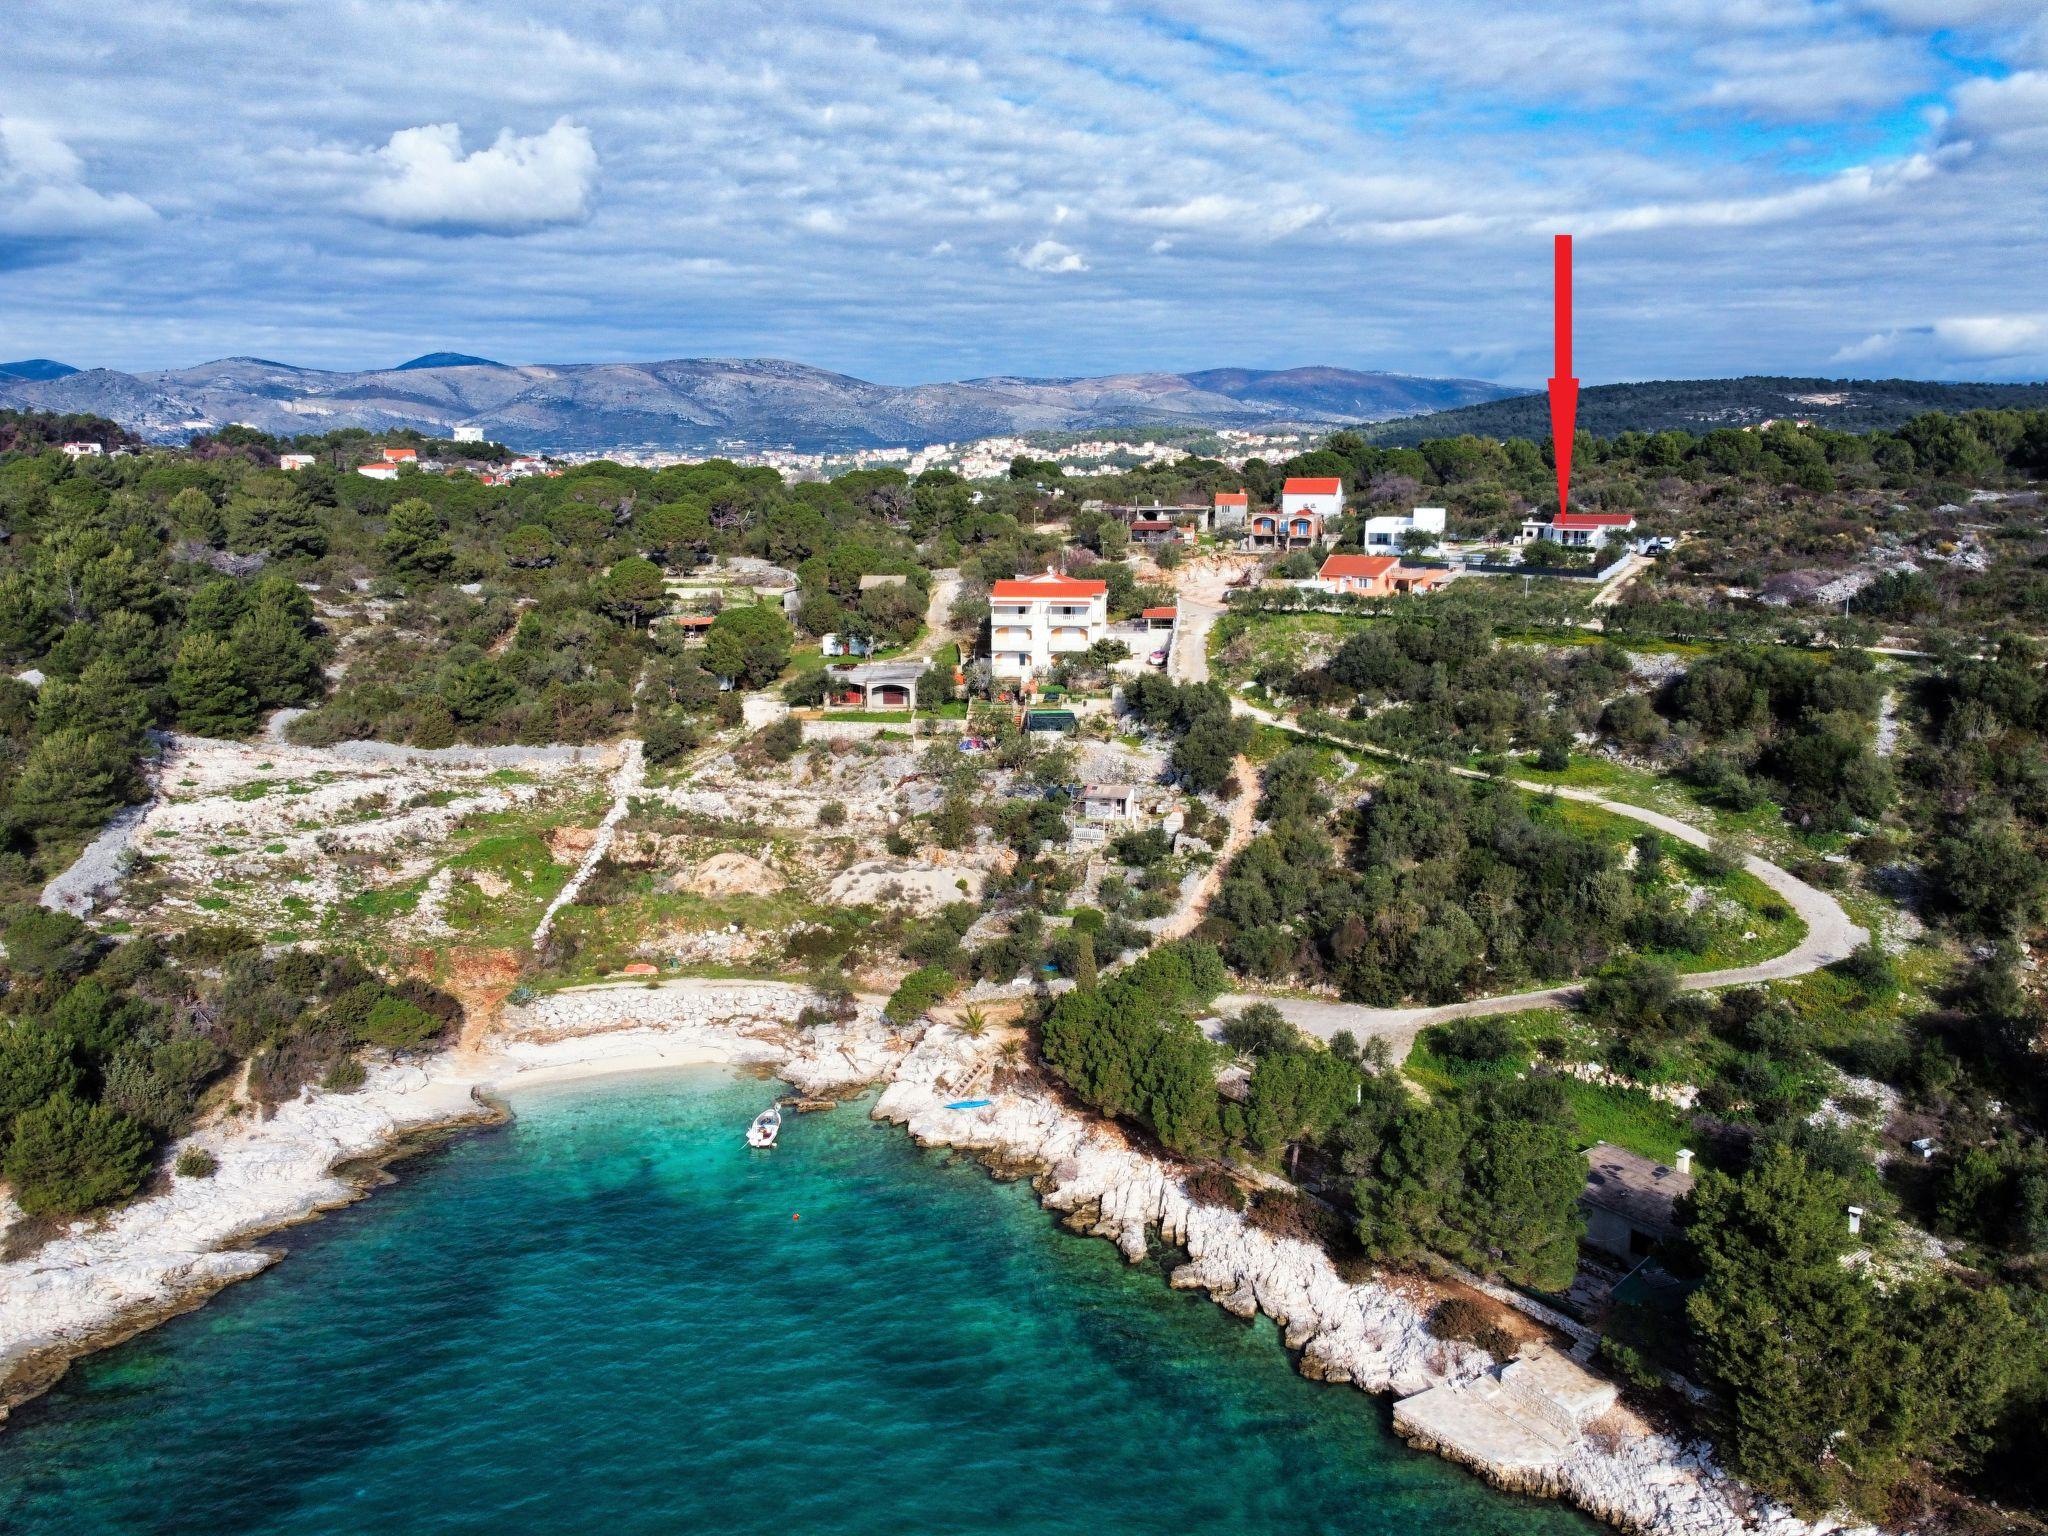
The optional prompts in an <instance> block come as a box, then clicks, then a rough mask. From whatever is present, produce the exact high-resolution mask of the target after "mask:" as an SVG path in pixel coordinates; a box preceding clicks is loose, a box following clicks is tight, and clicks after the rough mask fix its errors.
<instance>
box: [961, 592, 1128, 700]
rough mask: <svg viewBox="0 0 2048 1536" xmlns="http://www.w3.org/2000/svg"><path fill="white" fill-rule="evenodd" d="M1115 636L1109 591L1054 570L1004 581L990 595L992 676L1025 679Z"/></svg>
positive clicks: (989, 644) (989, 623)
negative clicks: (1039, 574) (1109, 635)
mask: <svg viewBox="0 0 2048 1536" xmlns="http://www.w3.org/2000/svg"><path fill="white" fill-rule="evenodd" d="M1108 633H1109V586H1108V584H1107V583H1106V582H1100V581H1081V580H1077V579H1076V578H1074V577H1072V576H1062V575H1060V574H1059V573H1058V572H1056V571H1052V570H1048V571H1046V572H1045V574H1044V575H1042V576H1022V577H1019V578H1018V579H1017V580H1015V581H999V582H997V583H996V584H995V585H994V586H992V587H990V588H989V594H988V651H989V671H990V672H991V673H992V674H993V675H994V676H996V677H1002V678H1025V677H1030V676H1031V675H1032V674H1034V673H1037V672H1043V671H1045V670H1046V669H1047V668H1049V667H1051V666H1052V665H1053V664H1054V663H1055V662H1057V661H1058V660H1059V659H1060V658H1061V657H1062V656H1072V655H1077V654H1078V653H1080V652H1082V651H1085V650H1087V649H1088V647H1089V646H1091V645H1093V644H1094V643H1095V642H1096V641H1098V640H1101V639H1103V638H1104V637H1106V636H1107V635H1108Z"/></svg>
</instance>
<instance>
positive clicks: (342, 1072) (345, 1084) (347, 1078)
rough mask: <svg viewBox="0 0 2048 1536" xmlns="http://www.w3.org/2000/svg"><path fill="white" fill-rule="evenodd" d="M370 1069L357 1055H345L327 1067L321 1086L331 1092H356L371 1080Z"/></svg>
mask: <svg viewBox="0 0 2048 1536" xmlns="http://www.w3.org/2000/svg"><path fill="white" fill-rule="evenodd" d="M369 1076H370V1073H369V1069H368V1068H366V1067H365V1066H364V1065H363V1063H362V1059H361V1058H360V1057H357V1056H344V1057H342V1058H341V1059H340V1060H339V1061H337V1062H335V1064H334V1065H333V1066H331V1067H329V1068H328V1069H327V1074H326V1076H324V1077H322V1078H321V1079H320V1086H321V1087H322V1088H324V1089H326V1090H327V1091H328V1092H329V1093H354V1092H355V1091H356V1090H357V1089H358V1088H360V1087H362V1086H363V1084H364V1083H365V1082H366V1081H368V1080H369Z"/></svg>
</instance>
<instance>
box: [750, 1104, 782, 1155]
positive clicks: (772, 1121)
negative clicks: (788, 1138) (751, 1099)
mask: <svg viewBox="0 0 2048 1536" xmlns="http://www.w3.org/2000/svg"><path fill="white" fill-rule="evenodd" d="M781 1130H782V1106H781V1105H779V1104H770V1105H769V1106H768V1107H767V1108H766V1109H764V1110H762V1111H761V1113H760V1114H758V1115H756V1116H754V1123H753V1124H752V1125H750V1126H748V1127H747V1145H748V1146H750V1147H772V1146H774V1145H775V1138H776V1136H777V1135H778V1134H780V1133H781Z"/></svg>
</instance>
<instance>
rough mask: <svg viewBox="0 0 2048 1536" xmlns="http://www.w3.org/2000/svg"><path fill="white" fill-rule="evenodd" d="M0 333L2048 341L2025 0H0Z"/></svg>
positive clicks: (310, 355)
mask: <svg viewBox="0 0 2048 1536" xmlns="http://www.w3.org/2000/svg"><path fill="white" fill-rule="evenodd" d="M5 30H6V33H7V37H6V46H5V47H4V48H0V358H9V357H21V356H48V357H55V358H59V359H62V360H64V361H67V362H71V363H74V364H78V365H81V366H85V365H93V364H102V365H106V366H111V367H121V368H131V369H134V368H148V367H163V366H177V365H183V364H188V363H193V362H198V361H202V360H205V359H209V358H213V357H219V356H224V355H229V354H237V353H247V354H255V355H258V356H264V357H273V358H279V359H283V360H285V361H290V362H298V363H304V364H309V365H313V366H322V367H340V368H351V367H372V366H384V365H388V364H391V363H395V362H398V361H400V360H402V359H404V358H406V357H409V356H411V355H413V354H415V353H417V352H421V351H425V350H428V349H442V348H447V349H454V350H460V351H467V352H476V353H481V354H483V355H485V356H489V357H494V358H499V359H502V360H506V361H518V362H526V361H548V362H571V361H591V360H600V359H618V358H658V357H676V356H702V355H743V356H781V357H790V358H796V359H799V360H802V361H805V362H810V363H815V364H819V365H821V366H825V367H831V368H837V369H843V370H845V371H847V372H851V373H855V374H859V375H862V376H864V377H868V378H874V379H879V380H884V381H887V382H891V383H908V382H915V381H920V380H930V379H941V378H951V377H964V376H970V375H979V374H990V373H1031V374H1063V373H1074V374H1081V373H1101V372H1112V371H1120V370H1129V369H1140V368H1173V369H1184V368H1199V367H1211V366H1220V365H1245V366H1259V367H1285V366H1292V365H1296V364H1305V363H1332V364H1339V365H1344V366H1350V367H1364V368H1390V369H1397V370H1402V371H1407V372H1415V373H1459V374H1471V375H1477V376H1483V377H1489V378H1498V379H1503V380H1506V381H1510V382H1515V383H1533V382H1537V381H1539V380H1540V379H1541V378H1542V377H1543V375H1544V374H1546V373H1547V372H1548V371H1549V369H1548V347H1549V260H1550V236H1551V234H1552V233H1553V232H1554V231H1560V230H1564V231H1570V232H1572V233H1573V234H1574V235H1575V236H1576V237H1577V244H1578V268H1579V284H1578V293H1579V344H1578V358H1579V372H1580V373H1581V375H1583V376H1584V377H1586V378H1587V379H1589V380H1591V381H1596V382H1597V381H1605V380H1616V379H1633V378H1659V377H1673V376H1679V377H1683V376H1708V375H1717V374H1726V373H1740V372H1772V373H1781V372H1782V373H1826V374H1841V375H1855V376H1873V375H1900V374H1904V375H1916V376H1926V377H1941V378H2041V377H2048V5H2044V3H2043V0H1517V3H1516V4H1514V5H1502V4H1500V3H1499V0H1408V3H1404V4H1396V3H1391V0H1348V3H1343V0H1339V3H1320V0H1260V3H1257V4H1247V3H1243V0H1157V3H1147V4H1139V3H1110V0H1095V3H1089V0H1031V3H1018V0H988V3H977V0H965V3H949V0H914V3H903V0H757V3H728V0H707V3H701V4H679V3H638V4H636V3H627V0H580V3H578V4H576V5H573V6H569V5H561V4H548V5H542V4H539V3H528V0H463V3H460V4H457V3H444V0H181V3H173V0H124V3H123V4H121V5H120V6H118V7H115V6H105V7H100V6H85V5H81V4H79V3H77V0H9V3H8V4H7V6H6V22H5Z"/></svg>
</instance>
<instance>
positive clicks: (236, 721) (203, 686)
mask: <svg viewBox="0 0 2048 1536" xmlns="http://www.w3.org/2000/svg"><path fill="white" fill-rule="evenodd" d="M171 702H172V704H173V706H174V707H175V708H176V710H177V712H178V726H179V728H180V729H181V730H186V731H190V732H192V733H193V734H194V735H197V736H246V735H247V734H248V733H249V731H250V730H251V729H252V728H253V727H254V726H255V724H256V701H255V700H254V699H252V698H250V696H249V690H248V689H246V688H244V687H243V686H242V679H241V671H240V668H239V667H238V666H237V664H236V660H235V654H234V652H233V651H232V650H231V649H230V648H229V647H228V645H227V643H226V642H225V641H223V640H221V639H220V638H219V637H218V636H216V635H210V634H207V633H206V632H204V631H203V630H202V631H195V632H194V633H191V634H188V635H186V637H185V643H184V644H183V645H181V646H179V647H178V659H177V660H176V661H175V662H174V663H172V665H171Z"/></svg>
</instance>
